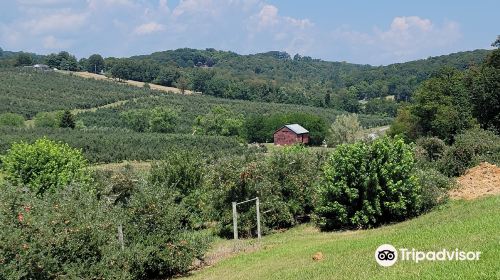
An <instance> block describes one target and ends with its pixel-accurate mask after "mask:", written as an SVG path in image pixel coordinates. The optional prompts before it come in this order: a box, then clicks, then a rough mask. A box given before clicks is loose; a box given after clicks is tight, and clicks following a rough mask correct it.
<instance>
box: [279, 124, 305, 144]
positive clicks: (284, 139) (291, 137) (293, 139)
mask: <svg viewBox="0 0 500 280" xmlns="http://www.w3.org/2000/svg"><path fill="white" fill-rule="evenodd" d="M295 143H304V144H307V143H309V134H302V135H297V134H295V132H293V131H292V130H290V129H288V128H287V127H283V128H281V129H280V130H278V131H276V132H275V133H274V145H292V144H295Z"/></svg>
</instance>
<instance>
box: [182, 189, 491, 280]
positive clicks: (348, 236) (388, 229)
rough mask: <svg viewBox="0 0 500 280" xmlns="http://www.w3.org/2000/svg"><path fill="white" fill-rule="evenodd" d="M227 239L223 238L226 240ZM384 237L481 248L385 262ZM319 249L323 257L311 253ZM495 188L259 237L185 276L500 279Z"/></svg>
mask: <svg viewBox="0 0 500 280" xmlns="http://www.w3.org/2000/svg"><path fill="white" fill-rule="evenodd" d="M227 242H229V241H227ZM384 243H389V244H392V245H393V246H394V247H396V248H409V249H411V248H415V249H417V250H420V251H438V250H442V249H448V250H454V249H455V248H458V249H459V250H463V251H481V252H482V254H481V259H480V260H479V261H440V262H431V261H424V262H420V263H418V264H417V263H414V262H409V261H399V262H397V263H396V264H395V265H394V266H392V267H388V268H384V267H381V266H379V265H378V264H377V263H376V262H375V259H374V253H375V249H376V248H377V247H378V246H379V245H381V244H384ZM316 252H322V253H323V255H324V259H323V260H322V261H313V260H312V256H313V254H315V253H316ZM499 260H500V196H495V197H488V198H483V199H480V200H475V201H451V202H450V203H448V204H447V205H445V206H443V207H441V209H438V210H435V211H433V212H431V213H429V214H426V215H424V216H421V217H419V218H416V219H413V220H410V221H407V222H403V223H399V224H395V225H390V226H385V227H382V228H378V229H372V230H362V231H346V232H334V233H321V232H318V231H317V230H316V229H314V228H313V227H311V226H300V227H298V228H295V229H292V230H290V231H288V232H285V233H282V234H274V235H270V236H267V237H265V238H264V239H263V241H262V245H261V249H260V250H258V251H256V252H250V253H241V254H239V255H237V256H235V257H230V258H227V259H225V260H222V261H220V262H218V263H217V264H215V265H214V266H212V267H209V268H205V269H202V270H201V271H198V272H195V273H193V275H191V276H189V279H500V262H499Z"/></svg>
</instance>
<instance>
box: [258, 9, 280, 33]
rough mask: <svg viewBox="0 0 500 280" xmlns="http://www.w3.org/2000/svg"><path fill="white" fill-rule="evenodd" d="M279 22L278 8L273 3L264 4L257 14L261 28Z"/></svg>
mask: <svg viewBox="0 0 500 280" xmlns="http://www.w3.org/2000/svg"><path fill="white" fill-rule="evenodd" d="M278 22H279V18H278V8H276V7H275V6H273V5H264V7H262V9H261V10H260V12H259V14H258V15H257V24H258V28H259V29H262V28H266V27H271V26H275V25H276V24H278Z"/></svg>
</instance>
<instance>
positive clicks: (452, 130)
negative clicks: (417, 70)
mask: <svg viewBox="0 0 500 280" xmlns="http://www.w3.org/2000/svg"><path fill="white" fill-rule="evenodd" d="M470 100H471V98H470V93H469V92H468V91H467V90H466V88H465V85H464V79H463V74H462V73H460V72H458V71H456V70H453V69H450V68H444V69H442V70H441V72H440V73H439V74H438V76H437V77H435V78H432V79H429V80H428V81H426V82H424V83H423V84H422V85H421V86H420V87H419V88H418V90H417V92H416V93H415V97H414V103H413V105H412V106H411V113H412V114H413V115H415V116H416V118H417V124H418V126H419V129H421V132H422V133H423V135H429V136H437V137H439V138H441V139H443V140H445V141H447V142H451V141H452V140H453V135H455V134H457V133H458V132H460V131H463V130H466V129H468V128H471V127H473V125H474V124H475V122H476V121H475V119H474V118H473V116H472V104H471V101H470Z"/></svg>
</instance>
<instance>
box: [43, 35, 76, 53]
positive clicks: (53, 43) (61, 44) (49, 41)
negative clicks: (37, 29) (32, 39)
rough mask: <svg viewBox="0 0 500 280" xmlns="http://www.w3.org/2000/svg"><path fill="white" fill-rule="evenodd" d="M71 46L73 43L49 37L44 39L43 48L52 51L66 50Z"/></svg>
mask: <svg viewBox="0 0 500 280" xmlns="http://www.w3.org/2000/svg"><path fill="white" fill-rule="evenodd" d="M70 46H71V41H69V40H60V39H57V38H56V37H54V36H52V35H49V36H45V37H44V38H43V47H44V48H46V49H52V50H64V49H66V48H68V47H70Z"/></svg>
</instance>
